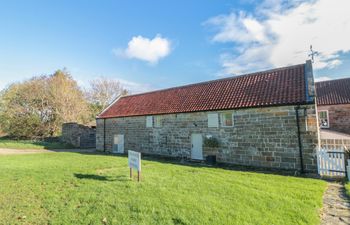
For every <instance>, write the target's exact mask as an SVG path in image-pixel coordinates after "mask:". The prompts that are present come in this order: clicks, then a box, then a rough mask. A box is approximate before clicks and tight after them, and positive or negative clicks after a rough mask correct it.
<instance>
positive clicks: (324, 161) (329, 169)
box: [317, 146, 346, 177]
mask: <svg viewBox="0 0 350 225" xmlns="http://www.w3.org/2000/svg"><path fill="white" fill-rule="evenodd" d="M317 167H318V173H319V174H320V175H321V176H330V177H344V176H345V175H346V172H345V171H346V165H345V152H344V148H343V147H337V148H327V147H324V146H323V147H321V148H320V149H319V150H318V151H317Z"/></svg>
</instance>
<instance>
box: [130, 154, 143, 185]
mask: <svg viewBox="0 0 350 225" xmlns="http://www.w3.org/2000/svg"><path fill="white" fill-rule="evenodd" d="M128 164H129V168H130V178H132V169H136V170H137V180H138V181H140V174H141V153H140V152H135V151H131V150H129V151H128Z"/></svg>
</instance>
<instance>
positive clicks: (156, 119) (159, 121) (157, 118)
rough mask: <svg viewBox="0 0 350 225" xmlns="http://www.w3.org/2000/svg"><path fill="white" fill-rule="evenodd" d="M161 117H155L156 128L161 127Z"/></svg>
mask: <svg viewBox="0 0 350 225" xmlns="http://www.w3.org/2000/svg"><path fill="white" fill-rule="evenodd" d="M161 122H162V121H161V117H160V116H155V117H154V126H155V127H161Z"/></svg>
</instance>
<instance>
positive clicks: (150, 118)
mask: <svg viewBox="0 0 350 225" xmlns="http://www.w3.org/2000/svg"><path fill="white" fill-rule="evenodd" d="M146 127H153V116H146Z"/></svg>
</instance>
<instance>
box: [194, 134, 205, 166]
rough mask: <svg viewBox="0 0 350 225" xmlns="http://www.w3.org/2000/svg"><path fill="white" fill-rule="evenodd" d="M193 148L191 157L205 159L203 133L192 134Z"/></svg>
mask: <svg viewBox="0 0 350 225" xmlns="http://www.w3.org/2000/svg"><path fill="white" fill-rule="evenodd" d="M191 142H192V150H191V158H192V159H199V160H202V159H203V139H202V135H201V134H192V135H191Z"/></svg>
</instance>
